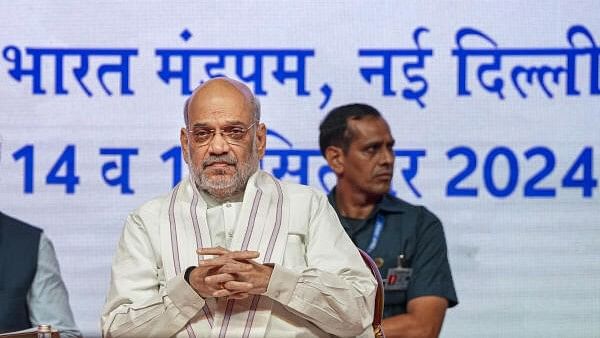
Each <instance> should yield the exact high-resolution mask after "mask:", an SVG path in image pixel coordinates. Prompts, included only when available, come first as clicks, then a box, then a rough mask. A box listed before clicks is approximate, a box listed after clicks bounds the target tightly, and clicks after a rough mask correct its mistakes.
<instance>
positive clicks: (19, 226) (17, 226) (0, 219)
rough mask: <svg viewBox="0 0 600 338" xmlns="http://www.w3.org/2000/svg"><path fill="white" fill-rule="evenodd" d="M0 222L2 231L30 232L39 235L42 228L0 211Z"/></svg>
mask: <svg viewBox="0 0 600 338" xmlns="http://www.w3.org/2000/svg"><path fill="white" fill-rule="evenodd" d="M0 224H1V225H2V228H3V229H4V231H10V232H13V233H16V234H30V235H39V234H41V233H42V229H40V228H38V227H35V226H33V225H30V224H27V223H25V222H23V221H21V220H18V219H16V218H14V217H11V216H8V215H6V214H4V213H1V212H0Z"/></svg>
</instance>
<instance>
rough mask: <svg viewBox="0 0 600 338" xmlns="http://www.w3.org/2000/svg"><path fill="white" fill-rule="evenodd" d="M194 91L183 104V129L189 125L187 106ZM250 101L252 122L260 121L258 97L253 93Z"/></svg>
mask: <svg viewBox="0 0 600 338" xmlns="http://www.w3.org/2000/svg"><path fill="white" fill-rule="evenodd" d="M195 91H196V90H195V89H194V91H193V92H192V94H190V96H188V98H187V99H185V103H184V104H183V122H184V123H185V127H186V128H188V127H189V125H188V123H189V117H188V110H189V105H190V100H191V99H192V95H194V92H195ZM251 94H252V99H251V101H250V105H251V106H252V108H253V112H252V115H254V121H260V101H259V100H258V97H256V95H254V93H252V92H251Z"/></svg>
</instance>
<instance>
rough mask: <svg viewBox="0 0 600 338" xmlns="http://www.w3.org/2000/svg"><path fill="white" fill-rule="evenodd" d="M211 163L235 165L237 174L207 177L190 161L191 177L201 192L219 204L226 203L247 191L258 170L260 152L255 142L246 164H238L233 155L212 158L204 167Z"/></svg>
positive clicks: (203, 164)
mask: <svg viewBox="0 0 600 338" xmlns="http://www.w3.org/2000/svg"><path fill="white" fill-rule="evenodd" d="M211 161H225V162H227V163H230V164H235V170H236V172H235V174H233V176H225V175H216V176H214V177H208V176H207V175H205V172H204V170H203V168H196V167H195V166H194V164H193V163H192V162H191V161H190V162H189V163H190V165H189V169H190V175H192V177H193V179H194V182H195V183H196V186H197V187H198V189H199V190H202V191H204V192H206V193H207V194H209V195H210V196H211V197H213V198H214V199H215V200H217V201H219V202H224V201H226V200H229V199H231V198H232V197H234V196H237V195H239V194H241V193H243V192H244V190H246V184H247V183H248V180H249V179H250V177H251V176H252V175H253V174H254V173H255V172H256V171H257V170H258V150H257V149H256V144H255V142H252V152H251V153H250V156H249V157H248V160H247V161H246V162H242V163H240V162H238V161H237V160H236V159H235V157H233V155H231V154H230V155H225V156H211V157H209V158H208V159H206V160H204V161H203V163H202V167H204V166H205V165H206V163H207V162H211Z"/></svg>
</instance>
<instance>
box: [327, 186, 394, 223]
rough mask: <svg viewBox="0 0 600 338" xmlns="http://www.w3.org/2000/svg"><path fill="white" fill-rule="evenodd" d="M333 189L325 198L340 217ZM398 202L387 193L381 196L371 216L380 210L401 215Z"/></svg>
mask: <svg viewBox="0 0 600 338" xmlns="http://www.w3.org/2000/svg"><path fill="white" fill-rule="evenodd" d="M335 188H336V187H333V189H331V191H330V192H329V194H328V195H327V198H328V199H329V203H330V204H331V205H332V206H333V208H334V209H335V210H336V212H337V213H338V216H342V215H341V214H340V213H339V211H338V208H337V206H336V201H335ZM398 202H399V200H398V198H396V197H394V196H392V195H391V194H389V193H387V194H385V195H383V197H382V198H381V200H379V202H377V204H376V205H375V208H374V209H373V212H372V213H371V216H372V215H375V214H376V213H378V212H379V211H380V210H381V211H384V212H386V213H402V212H404V209H403V208H402V205H401V204H400V203H398ZM369 218H370V217H369Z"/></svg>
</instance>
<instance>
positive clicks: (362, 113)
mask: <svg viewBox="0 0 600 338" xmlns="http://www.w3.org/2000/svg"><path fill="white" fill-rule="evenodd" d="M367 116H372V117H378V118H381V114H380V113H379V112H378V111H377V109H375V108H373V107H371V106H369V105H368V104H363V103H352V104H348V105H344V106H340V107H337V108H334V109H333V110H331V111H330V112H329V113H328V114H327V116H325V119H323V121H322V122H321V125H319V148H320V149H321V155H323V157H325V149H327V147H329V146H336V147H340V148H342V150H343V151H344V153H347V152H348V149H349V148H350V143H352V138H353V136H354V135H353V134H352V130H350V129H348V121H349V120H361V119H362V118H364V117H367Z"/></svg>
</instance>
